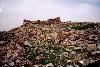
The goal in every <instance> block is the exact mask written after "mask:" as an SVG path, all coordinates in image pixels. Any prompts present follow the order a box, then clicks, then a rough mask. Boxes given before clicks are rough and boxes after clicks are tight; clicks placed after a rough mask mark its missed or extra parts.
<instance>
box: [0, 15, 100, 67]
mask: <svg viewBox="0 0 100 67" xmlns="http://www.w3.org/2000/svg"><path fill="white" fill-rule="evenodd" d="M91 65H95V67H99V66H100V23H92V22H71V21H69V22H68V21H67V22H62V21H61V20H60V17H57V18H54V19H48V20H46V21H41V20H36V21H31V20H26V19H24V20H23V25H21V26H20V27H17V28H14V29H12V30H9V31H1V32H0V67H91Z"/></svg>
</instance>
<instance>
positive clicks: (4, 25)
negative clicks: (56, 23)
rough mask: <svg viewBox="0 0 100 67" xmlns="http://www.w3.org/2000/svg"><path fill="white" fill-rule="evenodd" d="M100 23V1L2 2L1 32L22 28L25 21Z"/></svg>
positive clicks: (43, 0) (22, 0) (8, 0)
mask: <svg viewBox="0 0 100 67" xmlns="http://www.w3.org/2000/svg"><path fill="white" fill-rule="evenodd" d="M54 17H61V19H62V20H63V21H68V20H71V21H94V22H97V21H100V0H0V31H1V30H10V29H12V28H15V27H17V26H20V25H21V24H22V23H23V22H22V21H23V19H24V18H25V19H30V20H36V19H41V20H46V19H48V18H54Z"/></svg>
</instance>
